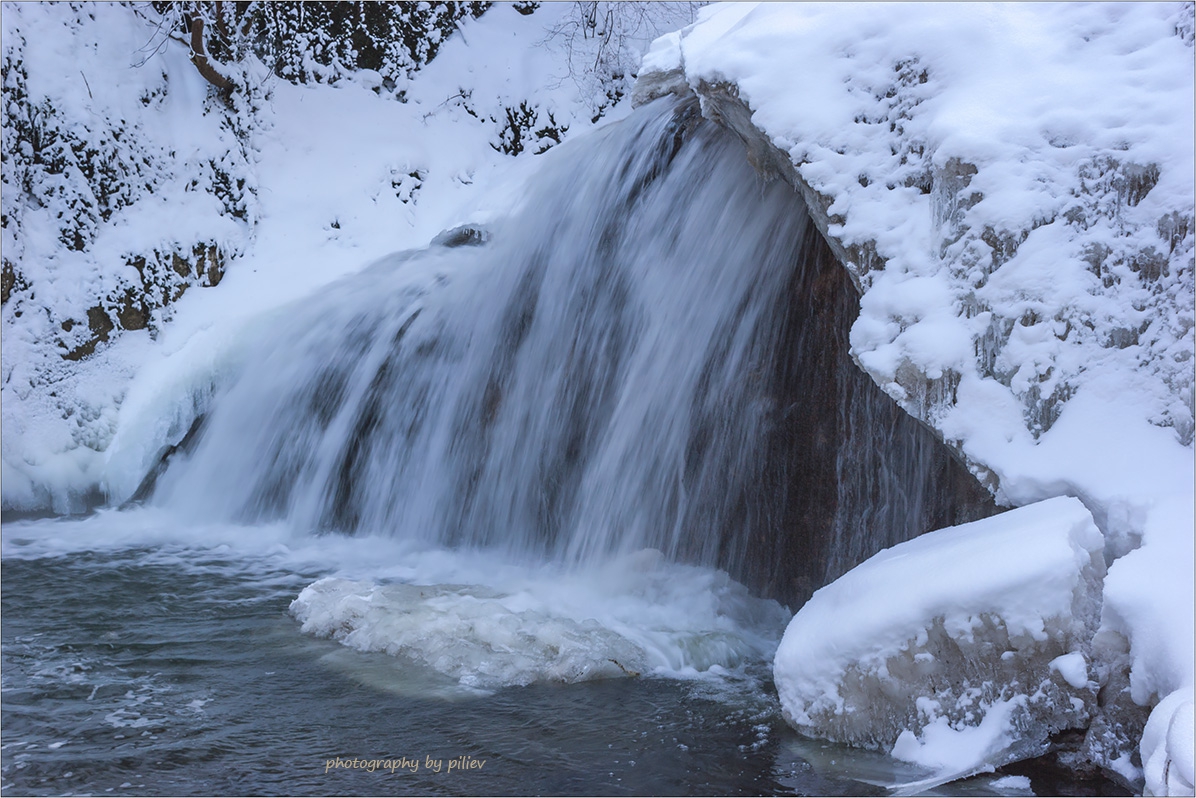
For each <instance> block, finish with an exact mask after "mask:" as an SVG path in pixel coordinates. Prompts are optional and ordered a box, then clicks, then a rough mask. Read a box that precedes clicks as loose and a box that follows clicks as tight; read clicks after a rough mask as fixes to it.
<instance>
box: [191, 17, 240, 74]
mask: <svg viewBox="0 0 1196 798" xmlns="http://www.w3.org/2000/svg"><path fill="white" fill-rule="evenodd" d="M186 20H187V26H188V27H189V28H190V29H191V63H193V64H195V68H196V69H197V70H199V74H200V75H202V76H203V79H204V80H206V81H207V82H208V83H211V84H212V85H213V86H215V87H216V88H218V89H220V90H221V91H231V90H232V88H233V82H232V81H231V80H229V79H228V78H227V77H225V76H224V75H222V74H220V73H219V72H217V71H216V68H215V67H214V66H212V62H211V61H209V60H208V54H207V52H206V51H205V50H204V46H203V17H201V16H199V15H198V14H193V15H192V14H189V15H187V17H186Z"/></svg>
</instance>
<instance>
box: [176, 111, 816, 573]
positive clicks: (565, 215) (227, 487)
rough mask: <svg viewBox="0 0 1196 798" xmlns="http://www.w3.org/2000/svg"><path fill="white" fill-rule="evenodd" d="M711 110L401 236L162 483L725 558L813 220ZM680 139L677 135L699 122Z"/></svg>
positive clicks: (642, 119)
mask: <svg viewBox="0 0 1196 798" xmlns="http://www.w3.org/2000/svg"><path fill="white" fill-rule="evenodd" d="M697 122H698V120H697V119H696V118H695V116H694V109H692V108H690V109H687V110H685V111H681V110H676V109H674V110H673V112H671V113H663V114H662V113H660V111H659V109H656V110H645V111H641V112H640V113H639V114H638V115H636V116H635V117H633V118H632V119H631V120H630V121H629V122H628V123H627V124H626V125H624V126H620V128H618V129H614V130H607V131H606V132H605V133H604V134H603V135H601V136H600V138H601V140H600V141H597V142H594V141H591V142H587V144H588V145H589V148H588V150H585V151H582V150H580V149H575V150H574V151H573V152H571V153H569V154H570V155H571V156H572V158H571V159H568V158H559V159H558V160H557V161H556V162H555V163H553V164H551V167H553V168H549V169H547V170H546V171H547V174H545V175H543V179H542V180H540V181H539V183H538V186H539V188H538V189H537V190H536V192H535V193H534V194H533V195H532V196H529V197H528V198H527V199H526V203H525V206H524V207H523V208H522V209H521V211H520V212H519V213H518V214H517V215H516V216H515V217H514V218H513V219H512V220H511V221H509V222H508V223H506V224H503V225H501V226H499V227H498V228H497V229H496V230H494V232H493V236H494V240H493V242H492V243H491V244H489V245H487V246H485V247H481V248H474V247H461V248H457V249H444V248H439V247H433V248H432V249H431V250H430V251H427V252H423V253H416V254H406V255H402V256H396V257H392V258H390V259H388V260H385V261H383V262H381V263H378V264H376V265H375V266H373V267H372V268H371V269H369V270H368V271H367V272H366V273H363V274H361V275H358V276H355V277H353V278H351V279H349V280H347V281H344V282H342V283H341V284H339V285H338V286H336V287H335V288H334V289H332V290H330V291H328V292H327V293H325V294H324V295H322V296H320V297H315V298H312V299H310V300H308V301H307V302H305V303H303V304H302V305H300V306H297V307H293V308H291V309H290V311H289V312H288V313H287V314H285V315H284V316H282V317H279V318H277V319H275V320H274V321H273V322H272V324H271V325H269V326H268V327H267V328H265V329H262V330H261V336H262V337H261V340H260V342H259V344H258V345H257V347H256V351H254V352H252V353H251V354H250V355H249V356H248V358H247V363H248V365H247V366H246V368H245V369H244V371H243V373H242V374H241V376H240V377H239V379H238V380H237V381H236V382H235V384H233V385H232V387H231V388H230V389H229V390H228V391H227V393H225V394H224V395H222V396H220V397H218V399H217V401H216V404H215V410H214V411H213V412H212V414H211V417H210V419H209V420H208V423H207V425H206V429H205V430H204V432H203V436H202V439H201V441H200V444H199V446H198V449H197V450H196V452H195V455H194V457H193V458H192V459H191V460H190V462H187V463H185V464H180V465H176V466H175V467H172V468H171V469H170V470H169V471H168V472H167V474H166V476H165V478H164V479H163V481H162V484H161V486H160V489H159V491H158V494H157V497H156V499H155V501H156V503H160V504H163V505H165V506H170V507H173V508H176V509H180V510H183V511H185V512H187V513H188V514H189V515H191V516H193V517H197V518H207V519H213V520H216V519H219V520H234V519H235V520H240V521H253V522H258V521H263V520H273V519H278V518H285V519H287V520H288V521H289V522H290V523H291V524H293V525H295V526H297V527H299V528H304V529H308V530H311V531H339V532H348V533H363V532H366V533H380V534H387V535H391V536H394V537H398V538H402V539H407V540H417V541H423V542H426V543H428V544H433V545H444V546H467V547H486V548H491V549H497V550H501V551H504V552H506V553H508V554H514V555H520V556H524V555H526V556H527V557H528V558H529V559H533V560H536V561H539V560H544V559H548V560H554V561H559V562H568V563H585V562H592V561H594V560H595V559H596V558H597V559H601V558H604V557H606V556H608V555H612V554H627V553H630V552H634V551H638V550H640V549H644V548H655V549H659V550H661V551H662V552H664V554H665V555H666V557H667V558H668V559H670V560H676V559H684V560H687V561H690V562H697V563H703V564H710V565H714V564H716V563H718V560H719V556H718V555H719V546H720V542H721V541H720V536H721V533H722V532H723V529H722V528H721V527H722V526H723V525H724V523H725V520H726V515H727V508H726V507H725V506H720V502H719V501H718V500H714V499H713V497H712V496H710V495H708V494H706V495H699V494H700V491H697V490H696V489H695V487H696V486H698V485H701V484H703V483H704V482H706V481H708V480H709V479H710V477H711V476H712V475H716V476H717V478H718V484H720V485H721V486H722V490H721V494H722V495H723V496H725V497H727V498H726V501H724V502H721V504H727V503H729V502H731V501H732V500H734V498H735V497H736V496H737V495H738V493H739V492H740V490H741V485H742V484H746V483H748V482H750V481H751V480H752V479H753V476H754V470H755V468H756V462H757V460H758V458H756V457H754V455H755V454H756V449H757V448H758V445H759V441H760V437H761V432H762V424H763V419H764V416H765V414H766V412H767V411H768V409H769V408H768V402H769V397H768V395H767V392H768V389H769V387H770V385H769V381H770V377H771V370H772V361H771V357H773V356H774V355H773V353H771V352H769V351H767V347H765V346H762V345H761V344H762V343H763V341H762V337H763V335H764V334H766V333H767V331H768V330H767V328H768V325H770V324H771V323H772V322H773V319H771V318H770V317H771V316H772V315H774V310H775V308H776V306H777V299H778V297H779V296H780V293H781V291H782V289H783V288H784V286H785V284H786V280H787V278H788V276H789V275H790V274H791V273H792V271H793V268H794V261H795V258H796V250H797V246H798V244H799V242H800V241H801V238H802V233H803V232H804V229H805V225H806V214H805V212H804V209H803V208H802V206H801V204H800V201H799V200H798V199H797V198H796V196H795V195H794V193H793V192H792V191H791V190H790V189H789V188H788V187H787V186H785V185H784V184H781V183H773V184H771V185H764V184H762V182H761V180H760V179H759V178H758V177H757V175H756V174H755V173H754V171H753V170H752V168H751V166H750V165H749V164H748V163H747V162H746V159H745V158H744V155H743V149H742V146H741V145H740V144H739V143H738V142H737V141H735V140H734V139H733V138H731V137H730V136H729V135H727V134H726V133H723V132H721V131H719V130H718V129H717V128H716V127H715V126H714V125H711V124H709V123H701V124H697V125H696V129H695V130H693V131H692V132H689V131H684V132H683V130H682V128H685V127H686V126H688V125H691V124H696V123H697ZM683 135H684V139H685V143H684V145H683V146H682V141H681V139H682V137H683Z"/></svg>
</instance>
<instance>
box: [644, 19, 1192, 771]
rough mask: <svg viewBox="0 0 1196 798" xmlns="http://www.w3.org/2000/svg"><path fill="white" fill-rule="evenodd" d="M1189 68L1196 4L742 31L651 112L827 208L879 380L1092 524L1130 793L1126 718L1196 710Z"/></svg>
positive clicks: (656, 89) (676, 48)
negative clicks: (679, 112) (661, 108)
mask: <svg viewBox="0 0 1196 798" xmlns="http://www.w3.org/2000/svg"><path fill="white" fill-rule="evenodd" d="M1192 46H1193V7H1192V4H1190V3H1175V4H1150V5H1134V4H1130V5H1112V4H1105V5H1078V4H1072V5H997V6H992V5H969V4H949V5H938V6H915V7H910V6H905V5H900V4H889V5H881V6H876V5H868V6H846V5H842V4H802V5H800V6H798V5H792V6H791V5H781V4H759V5H753V4H732V5H726V6H720V7H712V8H709V9H707V10H705V11H704V13H703V14H702V16H701V17H700V18H699V20H698V22H697V23H696V24H694V25H692V26H690V27H688V28H686V29H684V30H682V31H680V32H678V33H675V34H670V35H668V36H665V37H662V38H661V39H659V40H657V42H656V43H655V44H654V45H653V47H652V49H651V51H650V52H649V54H648V56H647V57H646V59H645V62H644V68H643V70H642V72H641V76H640V81H639V84H638V86H637V91H636V100H637V101H638V102H644V101H647V100H649V99H651V98H653V97H655V96H659V95H661V94H664V93H669V92H672V93H686V92H694V93H696V94H697V95H698V96H699V97H701V99H702V102H703V111H704V113H706V114H707V115H708V116H711V117H713V118H716V119H719V120H720V121H722V122H723V123H724V124H726V125H728V126H729V127H731V128H732V129H734V130H735V131H736V132H737V133H739V134H740V136H741V137H742V138H743V139H744V141H745V144H746V145H747V148H748V151H749V156H750V157H751V158H752V160H753V162H754V163H756V164H757V166H758V167H759V168H760V170H761V171H763V172H765V173H770V174H775V175H779V176H781V177H783V178H784V179H786V180H788V181H789V182H790V183H792V184H793V185H794V186H795V188H797V190H798V191H800V192H801V193H802V195H803V196H804V197H805V199H806V201H807V204H808V205H809V207H810V209H811V214H812V216H813V218H814V221H815V223H816V224H817V225H818V226H819V228H820V229H821V230H822V231H823V233H824V234H825V235H826V237H827V240H828V242H829V243H830V245H831V247H832V249H833V250H834V251H835V253H836V255H837V257H838V258H839V259H840V261H841V262H842V263H843V265H844V267H845V268H846V269H847V270H848V272H849V273H850V274H851V276H852V277H853V279H854V281H855V282H856V284H857V286H858V288H859V289H860V292H861V298H860V317H859V319H858V321H857V322H856V324H855V326H854V328H853V330H852V352H853V356H854V357H855V358H856V361H857V362H858V363H859V364H860V366H861V367H862V368H863V369H864V370H865V371H867V372H868V373H869V374H871V375H872V377H873V378H874V379H875V380H876V381H877V383H878V384H879V385H881V386H882V387H883V388H884V389H885V390H886V391H887V392H889V394H890V395H892V396H893V397H894V398H895V399H897V400H898V402H899V403H900V404H901V405H902V406H903V407H904V408H905V409H906V410H907V411H909V412H910V413H911V414H913V415H914V416H915V417H917V418H919V419H921V420H923V421H924V422H926V423H927V424H929V425H930V426H931V427H932V428H934V429H935V430H937V431H938V433H939V434H940V436H941V437H942V438H943V439H944V440H945V441H946V442H947V443H948V444H950V445H952V446H954V447H956V448H957V450H958V451H959V452H960V453H961V454H962V455H963V456H964V457H965V458H966V460H967V461H968V462H969V464H970V465H971V466H972V468H973V470H974V471H975V472H976V473H977V475H978V476H979V477H981V478H982V479H983V480H984V481H985V483H986V484H988V485H989V486H990V487H991V488H992V490H993V491H994V493H995V495H996V496H997V498H998V499H999V500H1001V501H1002V502H1004V503H1007V504H1011V505H1014V506H1018V505H1026V504H1030V503H1033V502H1037V501H1041V500H1043V499H1046V498H1050V497H1054V496H1063V495H1069V496H1076V497H1079V498H1081V499H1082V500H1083V502H1084V504H1085V505H1086V506H1087V507H1088V509H1089V510H1090V511H1091V512H1092V515H1093V517H1094V519H1095V521H1096V523H1097V525H1098V527H1099V528H1100V529H1101V531H1102V532H1103V533H1104V534H1105V538H1106V549H1105V551H1106V558H1107V559H1108V560H1110V561H1112V562H1111V565H1110V567H1109V573H1108V578H1107V583H1106V588H1105V592H1104V604H1103V606H1102V611H1101V631H1102V634H1101V636H1100V641H1101V642H1100V645H1099V646H1097V649H1098V651H1099V653H1100V656H1101V658H1102V661H1101V663H1100V664H1099V667H1096V672H1097V675H1098V677H1099V679H1100V681H1101V683H1102V684H1105V685H1106V687H1108V688H1109V690H1108V691H1107V692H1112V693H1116V694H1117V695H1118V696H1122V694H1127V695H1128V697H1125V698H1124V700H1123V699H1122V698H1121V697H1118V698H1117V699H1116V700H1110V703H1109V706H1108V707H1105V708H1103V710H1102V714H1101V716H1100V717H1099V718H1098V722H1097V723H1096V724H1095V725H1094V729H1093V730H1092V731H1091V734H1090V736H1095V737H1099V736H1101V735H1103V736H1104V738H1105V739H1104V742H1100V741H1098V740H1096V739H1091V740H1089V745H1090V746H1092V748H1091V749H1090V750H1092V751H1095V750H1097V749H1098V748H1100V747H1101V746H1104V750H1105V752H1106V754H1107V756H1108V760H1107V761H1106V762H1105V763H1104V764H1105V765H1106V766H1108V767H1111V768H1115V769H1118V770H1119V772H1122V773H1123V774H1127V775H1128V776H1129V777H1131V778H1132V777H1133V775H1134V772H1135V771H1134V768H1133V766H1132V765H1129V764H1128V756H1127V755H1125V754H1124V752H1123V751H1122V745H1123V743H1124V740H1122V741H1121V742H1116V741H1115V740H1116V738H1118V736H1119V735H1124V734H1134V733H1136V732H1134V728H1135V724H1134V723H1132V722H1129V721H1128V720H1127V719H1126V718H1125V717H1123V716H1122V714H1121V713H1124V712H1129V711H1130V710H1131V709H1133V707H1134V706H1135V705H1143V706H1146V707H1151V706H1153V705H1155V704H1156V703H1158V702H1160V701H1161V700H1162V699H1164V698H1165V697H1166V696H1168V695H1170V694H1172V693H1174V692H1175V691H1177V690H1184V689H1187V688H1190V687H1191V686H1192V683H1193V646H1192V626H1193V619H1192V611H1191V607H1192V605H1193V576H1192V567H1191V564H1192V536H1193V532H1192V529H1193V525H1192V504H1193V488H1192V485H1193V465H1192V464H1193V450H1192V443H1191V442H1192V431H1193V426H1194V425H1193V412H1192V407H1193V390H1192V389H1193V381H1194V374H1193V352H1194V350H1196V347H1194V344H1193V317H1194V315H1196V314H1194V312H1193V305H1194V300H1193V297H1194V281H1193V250H1194V247H1193V229H1194V227H1196V225H1194V223H1193V221H1192V220H1193V218H1194V217H1196V212H1194V209H1193V145H1192V142H1193V56H1192ZM1134 549H1137V550H1134ZM1127 552H1128V554H1127ZM1027 567H1033V566H1032V565H1029V564H1027ZM1094 665H1095V663H1094ZM1127 668H1128V669H1129V675H1128V685H1127V684H1124V682H1126V681H1127V679H1126V677H1125V676H1124V671H1125V669H1127ZM1131 699H1132V700H1131ZM1159 705H1160V706H1162V704H1159ZM1115 706H1120V707H1121V709H1119V710H1116V711H1114V708H1115ZM1160 722H1161V721H1160ZM1168 722H1169V721H1168ZM1176 722H1177V723H1181V724H1182V723H1183V722H1185V721H1184V720H1183V718H1182V717H1180V718H1179V720H1177V721H1176ZM1098 727H1099V728H1098ZM1139 728H1140V724H1139ZM1187 733H1188V734H1189V735H1190V727H1189V731H1188V732H1187ZM1181 736H1182V735H1181ZM1158 739H1163V738H1162V737H1159V738H1158ZM1188 756H1189V761H1190V754H1189V755H1188ZM1142 757H1143V760H1144V761H1145V760H1148V759H1149V758H1150V753H1149V752H1147V751H1146V750H1145V748H1143V750H1142ZM1117 762H1120V764H1116V763H1117Z"/></svg>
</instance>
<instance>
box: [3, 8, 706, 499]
mask: <svg viewBox="0 0 1196 798" xmlns="http://www.w3.org/2000/svg"><path fill="white" fill-rule="evenodd" d="M2 8H3V24H4V32H3V46H4V58H5V78H4V79H5V104H4V105H5V108H4V131H5V146H6V149H5V153H6V157H5V163H4V181H5V184H4V192H3V197H4V228H3V229H4V240H3V249H4V303H3V325H4V327H3V480H2V481H3V506H4V508H5V509H18V510H38V509H52V510H54V511H56V512H68V511H73V512H77V511H79V510H81V509H83V508H84V507H86V506H88V505H89V504H94V503H96V502H99V501H104V500H107V501H113V502H120V501H123V500H124V499H127V498H128V497H129V496H130V495H131V494H132V492H133V491H134V490H135V489H136V487H137V485H138V482H139V481H140V479H141V478H142V477H143V476H144V475H145V474H146V472H147V471H148V470H149V468H150V467H152V465H153V464H154V462H155V461H156V458H157V457H158V456H159V454H160V453H161V451H162V450H163V449H164V447H165V446H166V445H168V444H171V443H177V442H178V441H179V439H180V438H181V437H182V436H183V435H184V433H185V432H186V431H187V429H188V428H189V426H190V424H191V421H192V419H193V418H194V416H195V415H196V413H197V412H199V411H200V410H201V409H202V407H203V406H204V403H205V402H206V398H207V396H208V395H209V393H210V390H211V387H212V383H213V380H215V379H218V378H219V375H220V373H221V369H222V368H223V367H224V364H226V363H227V362H228V360H229V358H230V357H232V356H233V352H234V351H235V349H236V346H237V343H238V339H239V338H240V337H241V336H242V335H244V334H245V333H244V332H243V328H242V323H243V322H246V321H247V320H249V319H250V318H253V317H257V316H259V315H260V314H262V313H264V312H266V311H268V310H270V309H271V308H276V307H279V306H281V305H283V304H285V303H286V302H288V301H291V300H294V299H296V298H298V297H301V296H303V295H304V294H306V293H308V292H310V291H313V290H315V289H316V288H318V287H319V286H321V285H324V284H326V283H328V282H330V281H332V280H334V279H336V278H338V277H340V276H343V275H344V274H346V273H348V272H351V271H354V270H357V269H360V268H362V267H363V266H365V265H367V264H368V263H370V262H371V261H373V260H375V259H377V258H380V257H381V256H383V255H385V254H388V253H390V252H394V251H396V250H402V249H407V248H411V247H415V246H421V245H424V244H426V243H427V242H428V241H429V240H430V239H431V238H432V237H433V236H435V235H436V234H437V233H438V232H440V231H441V230H443V229H445V228H447V227H451V226H453V225H455V224H458V223H460V222H462V221H465V220H467V219H468V220H471V221H479V220H485V219H486V218H488V217H489V216H491V215H493V214H494V213H496V212H506V211H508V210H509V209H510V208H511V207H512V206H513V205H514V204H515V203H517V202H518V199H519V185H520V183H521V181H522V179H523V177H524V176H526V174H527V173H528V172H529V171H530V170H533V169H534V168H535V163H536V161H537V160H538V158H537V154H538V153H541V152H543V151H545V150H547V149H548V148H549V147H551V146H553V145H554V144H555V143H556V142H557V141H558V140H560V139H565V138H568V137H571V136H575V135H577V134H580V133H582V132H583V131H585V130H588V129H591V128H593V127H594V126H595V124H601V123H605V122H606V121H609V120H611V119H614V118H618V117H620V116H621V115H624V114H625V113H626V112H627V111H628V110H629V108H628V107H627V106H628V103H627V102H626V101H623V102H621V103H620V102H618V100H619V99H620V98H621V96H622V94H623V93H625V92H626V90H627V89H629V88H630V86H631V83H632V81H633V80H634V72H633V69H634V63H635V62H636V61H637V60H638V57H639V54H641V53H642V52H643V50H644V49H646V47H647V45H648V43H649V42H650V41H651V40H652V38H653V37H655V36H656V35H658V34H659V33H660V32H661V31H662V30H668V29H669V28H670V27H673V26H676V25H680V24H683V23H685V22H688V21H691V20H692V14H691V11H690V9H689V7H688V4H662V5H661V6H660V7H654V8H653V10H652V13H651V14H650V15H647V16H643V15H641V16H640V17H637V18H636V19H635V20H632V21H627V20H623V22H622V23H621V24H622V28H621V32H622V34H623V40H622V42H621V44H620V45H619V46H620V47H621V48H623V49H619V50H615V51H612V50H609V49H608V50H606V51H602V48H603V46H604V44H605V43H604V42H603V41H602V40H601V39H600V38H598V37H596V36H595V35H594V33H593V31H592V30H588V29H584V28H583V22H584V20H581V19H580V18H579V17H578V16H577V15H578V13H579V7H577V6H575V5H574V4H544V5H540V6H538V7H537V4H535V3H523V4H519V5H518V7H517V6H515V5H512V4H506V3H500V4H495V5H494V6H493V7H491V8H490V9H489V10H487V11H486V13H485V14H483V15H482V16H481V17H480V18H477V19H473V18H470V17H466V18H464V19H463V20H461V21H460V22H459V25H458V27H459V30H458V32H457V33H456V34H454V35H453V36H451V37H449V38H448V39H447V40H445V41H443V42H440V43H439V46H438V49H437V55H436V58H435V60H433V61H431V62H430V63H428V64H426V65H424V66H423V68H422V69H420V70H419V71H417V72H415V73H414V74H413V75H412V76H410V78H408V79H405V80H403V81H401V83H402V85H401V87H399V88H401V91H397V90H394V87H391V88H390V89H388V88H387V87H386V86H384V85H383V82H384V81H383V78H382V76H381V75H379V74H378V73H377V72H372V71H370V70H363V71H359V72H356V73H349V74H344V75H341V76H340V77H339V78H338V80H337V81H335V82H334V83H333V84H332V85H328V84H327V83H320V84H312V85H296V84H293V83H289V82H287V81H284V80H281V79H279V78H277V77H274V76H272V75H271V74H270V72H269V70H268V69H266V68H265V67H264V66H263V65H262V64H261V63H260V62H256V61H255V60H254V59H253V57H252V56H250V57H249V58H247V59H246V60H245V61H244V62H238V63H237V64H235V65H231V66H230V65H226V67H227V71H231V72H236V73H237V74H238V76H239V78H240V79H241V80H242V82H243V84H245V86H246V88H243V89H239V90H238V91H236V92H233V93H232V94H231V95H230V96H229V97H228V98H227V99H225V98H222V97H221V96H219V95H218V93H217V92H215V90H213V89H212V88H211V87H210V86H208V84H206V83H205V82H204V80H203V78H202V77H200V75H199V73H198V72H197V71H196V69H195V67H194V66H192V64H191V63H189V61H188V57H187V52H188V50H187V47H186V46H185V45H184V44H183V43H181V42H180V41H176V40H174V39H169V38H167V36H166V34H165V32H164V30H163V27H162V26H163V24H164V23H162V21H161V18H159V17H157V15H156V14H155V12H154V11H153V9H151V8H150V7H149V6H147V5H139V6H131V5H119V4H99V3H97V4H82V5H71V4H65V3H44V4H43V3H5V4H3V6H2ZM632 23H634V24H632ZM661 26H669V27H661ZM433 34H434V35H439V34H436V33H435V31H432V32H430V34H429V35H433ZM35 45H36V46H35ZM599 54H601V55H602V58H601V59H600V58H598V57H597V56H598V55H599ZM628 59H631V63H630V64H623V65H621V61H627V60H628ZM599 64H600V65H602V66H603V67H604V68H607V69H608V70H619V69H621V68H623V67H627V71H626V74H621V73H620V74H614V73H607V74H603V73H600V72H598V71H597V67H596V66H595V65H599ZM342 72H343V70H342ZM10 154H11V155H13V156H14V157H10ZM77 234H78V236H81V238H79V237H78V236H77ZM210 264H211V265H210ZM212 265H215V266H216V268H215V269H213V268H212ZM221 278H223V279H221ZM216 283H219V286H218V287H216V288H212V286H215V285H216ZM192 286H194V287H197V288H198V287H202V288H204V289H205V290H187V289H188V288H190V287H192ZM184 291H186V293H185V294H184Z"/></svg>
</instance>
